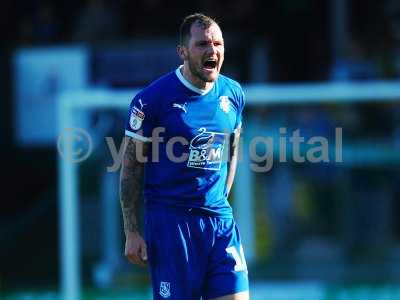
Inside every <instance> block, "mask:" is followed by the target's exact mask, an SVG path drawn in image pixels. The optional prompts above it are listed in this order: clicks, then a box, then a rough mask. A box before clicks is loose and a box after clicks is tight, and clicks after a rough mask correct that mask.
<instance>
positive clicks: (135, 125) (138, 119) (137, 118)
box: [129, 102, 144, 130]
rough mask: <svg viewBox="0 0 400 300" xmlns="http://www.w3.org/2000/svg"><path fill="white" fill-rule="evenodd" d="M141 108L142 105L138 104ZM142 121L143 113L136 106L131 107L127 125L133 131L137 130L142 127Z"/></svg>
mask: <svg viewBox="0 0 400 300" xmlns="http://www.w3.org/2000/svg"><path fill="white" fill-rule="evenodd" d="M140 104H141V106H142V107H143V105H142V103H141V102H140ZM143 120H144V112H143V111H142V110H140V109H139V108H137V107H136V106H133V107H132V111H131V116H130V118H129V125H130V126H131V128H132V129H133V130H138V129H139V128H140V127H142V123H143Z"/></svg>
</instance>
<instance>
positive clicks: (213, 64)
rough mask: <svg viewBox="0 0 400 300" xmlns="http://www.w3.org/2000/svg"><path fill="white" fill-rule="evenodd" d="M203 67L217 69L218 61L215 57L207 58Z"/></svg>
mask: <svg viewBox="0 0 400 300" xmlns="http://www.w3.org/2000/svg"><path fill="white" fill-rule="evenodd" d="M203 67H204V68H205V69H208V70H212V69H215V68H216V67H217V61H216V60H215V59H207V60H206V61H205V62H204V63H203Z"/></svg>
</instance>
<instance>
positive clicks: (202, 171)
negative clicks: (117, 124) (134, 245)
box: [125, 66, 244, 215]
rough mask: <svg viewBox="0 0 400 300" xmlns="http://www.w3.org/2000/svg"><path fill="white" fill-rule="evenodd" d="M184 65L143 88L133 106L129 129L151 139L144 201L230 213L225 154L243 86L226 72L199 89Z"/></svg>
mask: <svg viewBox="0 0 400 300" xmlns="http://www.w3.org/2000/svg"><path fill="white" fill-rule="evenodd" d="M181 67H182V66H180V67H179V68H178V69H177V70H175V71H174V72H171V73H168V74H166V75H164V76H163V77H161V78H159V79H158V80H156V81H154V82H153V83H151V84H150V85H149V86H147V87H146V88H144V89H143V90H142V91H141V92H139V93H138V94H137V95H136V96H135V97H134V99H133V100H132V102H131V105H130V108H129V115H128V119H127V122H126V126H125V134H126V135H127V136H130V137H133V138H136V139H138V140H141V141H144V142H151V143H152V145H151V147H149V148H150V153H149V154H148V161H147V162H146V163H145V179H144V196H145V201H146V203H150V204H167V205H173V206H180V207H187V208H196V209H201V210H204V211H207V212H209V213H210V214H214V215H231V214H232V209H231V207H230V205H229V203H228V201H227V196H226V192H225V185H226V178H227V159H228V157H229V151H230V149H229V148H230V147H229V142H230V137H231V135H232V134H233V133H234V130H235V129H237V128H239V127H240V126H241V115H242V111H243V107H244V94H243V90H242V88H241V87H240V85H239V84H238V83H237V82H236V81H234V80H232V79H230V78H228V77H226V76H223V75H219V76H218V79H217V80H216V81H215V82H214V84H213V85H212V87H211V88H210V89H208V90H201V89H199V88H197V87H195V86H194V85H192V84H191V83H190V82H189V81H188V80H186V79H185V78H184V77H183V75H182V73H181V70H180V68H181Z"/></svg>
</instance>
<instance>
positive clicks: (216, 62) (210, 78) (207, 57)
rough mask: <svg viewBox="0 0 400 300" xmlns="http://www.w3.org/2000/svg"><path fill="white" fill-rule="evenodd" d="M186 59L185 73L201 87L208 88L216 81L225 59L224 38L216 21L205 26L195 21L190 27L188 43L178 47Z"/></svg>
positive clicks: (180, 53)
mask: <svg viewBox="0 0 400 300" xmlns="http://www.w3.org/2000/svg"><path fill="white" fill-rule="evenodd" d="M178 52H179V55H180V57H181V58H182V59H183V61H184V68H183V74H184V75H185V77H187V79H189V80H190V81H191V82H192V83H193V84H194V85H196V86H197V87H199V88H207V87H208V86H209V85H210V84H212V82H214V81H215V80H216V79H217V77H218V74H219V72H220V70H221V66H222V63H223V61H224V39H223V38H222V32H221V29H220V28H219V26H218V25H217V24H216V23H212V24H211V25H210V26H209V27H207V28H205V26H204V25H202V24H200V23H198V22H195V23H193V24H192V26H191V29H190V38H189V40H188V41H187V43H186V45H181V46H179V47H178Z"/></svg>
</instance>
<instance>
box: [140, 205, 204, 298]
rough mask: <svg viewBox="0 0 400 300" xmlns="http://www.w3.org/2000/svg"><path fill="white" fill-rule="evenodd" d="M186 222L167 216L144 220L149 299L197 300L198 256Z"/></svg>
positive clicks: (200, 275) (153, 215)
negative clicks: (149, 275) (151, 297)
mask: <svg viewBox="0 0 400 300" xmlns="http://www.w3.org/2000/svg"><path fill="white" fill-rule="evenodd" d="M195 230H196V229H195V228H191V222H190V220H187V218H185V217H183V216H179V215H176V214H173V213H168V212H162V213H158V212H149V213H147V216H146V243H147V247H148V256H149V266H150V271H151V281H152V287H153V299H160V300H161V299H168V300H174V299H176V300H181V299H185V300H186V299H187V300H199V299H200V297H201V287H202V278H203V274H204V272H205V268H204V270H202V268H201V265H202V264H201V260H202V258H201V256H200V253H198V252H197V251H196V249H194V247H193V244H194V243H195V241H193V239H192V235H193V231H195Z"/></svg>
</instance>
